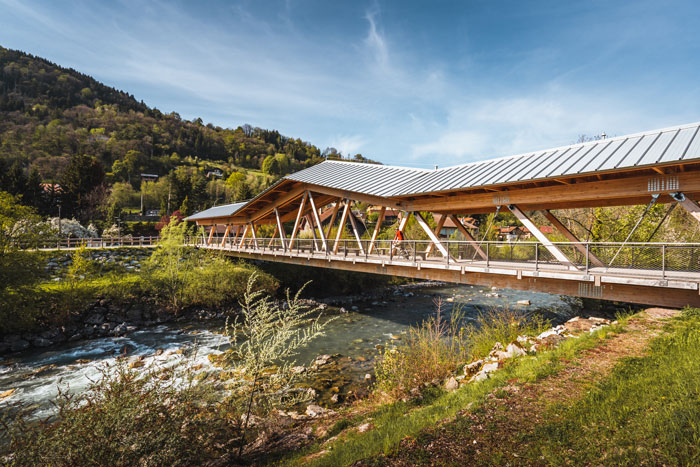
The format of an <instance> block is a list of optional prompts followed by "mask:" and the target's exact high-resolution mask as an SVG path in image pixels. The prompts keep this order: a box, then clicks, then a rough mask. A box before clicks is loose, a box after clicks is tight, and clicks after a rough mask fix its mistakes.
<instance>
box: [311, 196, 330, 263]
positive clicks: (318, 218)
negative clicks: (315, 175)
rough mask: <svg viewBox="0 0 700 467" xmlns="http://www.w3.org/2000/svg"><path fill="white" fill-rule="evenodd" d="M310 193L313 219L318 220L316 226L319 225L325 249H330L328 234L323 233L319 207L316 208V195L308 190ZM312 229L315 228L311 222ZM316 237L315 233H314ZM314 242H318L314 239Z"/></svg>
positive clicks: (319, 232)
mask: <svg viewBox="0 0 700 467" xmlns="http://www.w3.org/2000/svg"><path fill="white" fill-rule="evenodd" d="M307 193H308V194H309V202H310V203H311V211H312V216H313V217H312V220H314V221H316V227H318V234H319V236H320V237H321V244H322V245H323V251H328V242H327V241H326V234H324V233H323V225H321V218H320V217H319V215H318V209H317V208H316V202H315V201H314V197H313V196H312V195H311V192H310V191H309V192H307ZM311 230H312V231H313V230H314V225H313V224H311ZM314 237H315V235H314ZM314 243H316V242H315V241H314Z"/></svg>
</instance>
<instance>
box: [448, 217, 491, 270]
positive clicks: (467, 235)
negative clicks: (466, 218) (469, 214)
mask: <svg viewBox="0 0 700 467" xmlns="http://www.w3.org/2000/svg"><path fill="white" fill-rule="evenodd" d="M449 217H450V220H452V222H454V223H455V225H456V226H457V230H459V231H460V232H461V233H462V235H464V238H465V239H467V241H468V242H469V243H471V244H472V246H473V247H474V249H475V250H476V253H477V254H478V255H479V256H481V259H484V260H486V259H488V256H487V255H486V252H485V251H484V250H483V249H482V248H481V246H479V243H478V242H477V241H476V239H475V238H474V237H472V234H470V233H469V231H468V230H467V228H466V227H465V226H464V224H462V222H460V221H459V220H458V219H457V216H455V215H454V214H449Z"/></svg>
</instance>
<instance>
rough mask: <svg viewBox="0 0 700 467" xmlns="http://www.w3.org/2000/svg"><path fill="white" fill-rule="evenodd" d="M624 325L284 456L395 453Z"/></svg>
mask: <svg viewBox="0 0 700 467" xmlns="http://www.w3.org/2000/svg"><path fill="white" fill-rule="evenodd" d="M622 331H623V327H622V326H621V325H618V326H611V327H607V328H603V329H601V330H599V331H597V332H595V333H593V334H587V335H584V336H582V337H580V338H578V339H570V340H567V341H565V342H563V343H562V344H561V345H560V346H559V347H557V348H555V349H554V350H551V351H547V352H542V353H540V354H538V355H537V357H534V358H527V357H525V358H520V359H516V360H514V361H512V362H510V363H508V364H507V365H506V366H505V367H504V368H503V369H502V370H500V371H498V372H496V373H495V376H494V377H492V378H490V379H488V380H485V381H482V382H480V383H473V384H469V385H466V386H464V387H462V388H460V389H459V390H457V391H454V392H450V393H446V392H444V391H438V392H437V394H436V395H435V397H434V399H431V398H428V399H427V400H425V399H424V400H423V401H413V402H396V403H393V404H389V405H386V406H383V407H381V408H380V409H379V410H378V411H376V412H373V413H371V414H368V415H366V416H364V417H362V418H361V419H357V418H356V419H353V420H352V425H355V426H356V425H359V424H360V423H365V422H368V421H369V422H371V423H372V425H373V426H374V428H373V429H372V430H370V431H368V432H365V433H358V432H357V431H354V430H348V431H347V432H346V433H347V434H344V435H342V436H341V437H340V438H339V439H338V440H337V441H335V442H332V443H328V444H327V445H326V446H322V445H321V443H317V444H315V445H313V446H311V447H309V448H307V449H306V450H304V451H303V452H300V453H297V454H295V455H294V456H293V457H290V458H287V459H284V460H283V461H282V464H283V465H299V464H301V463H304V464H310V465H317V466H326V465H327V466H340V465H348V464H352V463H353V462H356V461H357V460H360V459H364V458H368V457H371V456H375V455H378V454H382V453H384V454H391V453H392V452H394V450H395V449H396V448H397V446H398V443H399V442H400V441H401V440H402V439H404V438H405V437H407V436H414V435H416V434H418V433H419V432H420V430H422V429H424V428H426V427H429V426H431V425H434V424H436V423H438V422H439V421H440V420H444V419H446V418H449V417H453V416H454V415H456V414H457V413H458V412H459V411H461V410H462V409H465V408H467V407H471V408H476V407H477V406H478V405H479V404H481V403H482V402H483V401H484V400H485V397H486V396H487V395H488V394H489V393H490V392H492V391H494V390H495V389H497V388H499V387H502V386H505V385H506V384H507V383H508V382H510V381H513V380H517V381H518V382H533V381H537V380H539V379H542V378H544V377H546V376H549V375H551V374H554V373H556V372H557V371H559V369H561V368H562V366H563V365H564V363H563V361H565V360H570V359H571V358H573V357H574V356H576V355H577V354H579V353H580V352H582V351H584V350H586V349H589V348H592V347H595V346H596V345H598V344H599V343H600V342H602V341H603V340H605V339H606V338H607V337H608V336H610V335H614V334H616V333H619V332H622ZM436 391H437V390H436ZM322 450H329V452H328V453H327V454H325V455H323V456H321V457H319V458H317V459H314V460H313V461H310V462H307V461H306V460H304V459H303V456H306V455H308V454H312V453H314V452H318V451H322Z"/></svg>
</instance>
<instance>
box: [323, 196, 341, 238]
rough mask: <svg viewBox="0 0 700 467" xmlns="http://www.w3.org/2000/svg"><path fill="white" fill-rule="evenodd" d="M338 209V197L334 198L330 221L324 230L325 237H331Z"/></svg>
mask: <svg viewBox="0 0 700 467" xmlns="http://www.w3.org/2000/svg"><path fill="white" fill-rule="evenodd" d="M338 209H340V198H338V199H336V200H335V205H334V206H333V214H331V221H330V222H329V223H328V230H327V231H326V237H327V238H331V230H333V224H335V218H336V217H338Z"/></svg>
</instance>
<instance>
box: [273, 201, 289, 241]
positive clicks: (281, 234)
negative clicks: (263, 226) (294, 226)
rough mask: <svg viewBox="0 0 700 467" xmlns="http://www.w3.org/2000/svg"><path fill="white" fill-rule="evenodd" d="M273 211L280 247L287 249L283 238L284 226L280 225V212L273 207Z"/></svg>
mask: <svg viewBox="0 0 700 467" xmlns="http://www.w3.org/2000/svg"><path fill="white" fill-rule="evenodd" d="M274 211H275V219H276V220H277V231H278V232H279V234H280V240H281V241H282V249H283V250H284V251H287V241H286V239H285V238H284V226H283V225H282V219H280V212H279V211H278V210H277V208H275V209H274Z"/></svg>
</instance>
